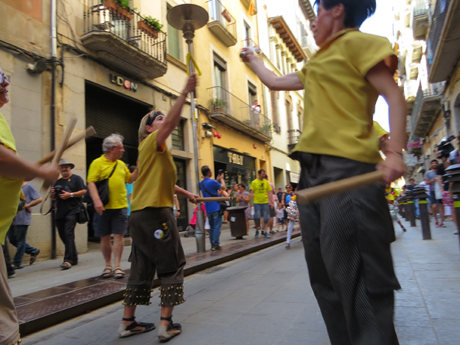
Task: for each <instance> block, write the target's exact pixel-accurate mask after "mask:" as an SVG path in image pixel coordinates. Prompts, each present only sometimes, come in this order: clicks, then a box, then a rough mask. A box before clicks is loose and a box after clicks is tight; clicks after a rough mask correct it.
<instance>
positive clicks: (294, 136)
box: [288, 129, 302, 145]
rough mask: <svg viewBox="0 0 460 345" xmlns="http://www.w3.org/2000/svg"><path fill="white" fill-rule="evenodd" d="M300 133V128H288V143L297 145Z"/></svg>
mask: <svg viewBox="0 0 460 345" xmlns="http://www.w3.org/2000/svg"><path fill="white" fill-rule="evenodd" d="M301 135H302V131H301V130H300V129H288V137H289V145H297V143H298V142H299V140H300V136H301Z"/></svg>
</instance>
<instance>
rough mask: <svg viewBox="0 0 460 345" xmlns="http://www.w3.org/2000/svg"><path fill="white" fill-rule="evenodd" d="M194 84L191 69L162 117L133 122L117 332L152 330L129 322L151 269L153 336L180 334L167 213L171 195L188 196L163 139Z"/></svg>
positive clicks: (175, 243)
mask: <svg viewBox="0 0 460 345" xmlns="http://www.w3.org/2000/svg"><path fill="white" fill-rule="evenodd" d="M195 87H196V77H195V75H194V74H193V75H192V76H190V78H189V79H188V82H187V85H186V87H185V89H184V91H183V92H182V93H181V94H180V96H179V97H178V98H177V100H176V102H175V104H174V105H173V106H172V108H171V110H170V111H169V114H168V116H165V115H164V114H163V113H162V112H160V111H152V112H151V113H149V114H147V115H145V116H144V117H143V118H142V120H141V124H140V126H139V164H138V168H139V178H138V180H137V181H136V183H135V184H134V188H133V195H132V202H131V217H130V221H129V222H130V224H129V225H130V230H131V236H132V239H133V244H132V248H131V257H130V261H131V271H130V272H131V273H130V275H129V279H128V284H127V286H126V290H125V294H124V302H123V304H124V305H125V308H124V312H123V319H122V322H121V325H120V327H119V328H118V333H119V336H120V337H122V338H123V337H128V336H130V335H134V334H138V333H143V332H148V331H152V330H153V329H155V325H154V324H153V323H144V322H136V321H135V316H134V315H135V312H136V306H137V305H149V304H150V293H151V289H152V285H153V281H154V278H155V274H156V275H157V276H158V278H159V279H160V280H161V287H160V291H161V294H160V298H161V303H160V306H161V317H160V320H161V321H160V327H159V329H158V339H159V340H160V342H166V341H168V340H170V339H171V338H173V337H175V336H177V335H179V334H180V333H181V325H180V324H178V323H173V321H172V312H173V309H174V306H176V305H178V304H181V303H184V302H185V298H184V266H185V254H184V250H183V249H182V244H181V241H180V237H179V231H178V230H177V224H176V219H175V217H174V214H173V211H172V209H173V205H174V194H178V195H181V196H185V197H187V198H188V199H189V200H190V201H191V202H193V203H195V204H196V198H197V197H198V196H197V195H193V194H191V193H189V192H187V191H185V190H183V189H182V188H179V187H178V186H176V185H175V183H176V180H177V172H176V165H175V163H174V160H173V157H172V155H171V153H170V151H169V150H168V148H167V146H166V140H167V138H168V137H169V136H170V135H171V133H172V132H173V131H174V129H175V128H176V127H177V126H178V125H179V121H180V115H181V111H182V107H183V105H184V103H185V100H186V97H187V95H188V93H189V92H191V91H193V90H194V89H195Z"/></svg>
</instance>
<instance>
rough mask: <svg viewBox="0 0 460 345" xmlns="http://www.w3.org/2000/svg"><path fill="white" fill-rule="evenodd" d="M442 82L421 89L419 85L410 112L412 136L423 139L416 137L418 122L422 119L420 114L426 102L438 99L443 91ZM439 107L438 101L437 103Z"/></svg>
mask: <svg viewBox="0 0 460 345" xmlns="http://www.w3.org/2000/svg"><path fill="white" fill-rule="evenodd" d="M444 85H445V83H444V82H440V83H434V84H429V85H427V86H426V87H422V84H420V85H419V88H418V91H417V96H416V97H415V103H414V108H413V110H412V116H411V117H412V118H411V133H412V135H417V136H419V137H424V136H423V135H418V134H417V133H418V131H417V125H418V124H419V120H420V118H421V117H422V112H423V110H424V106H425V104H427V103H429V102H428V101H429V100H430V99H432V98H434V97H436V98H440V96H441V94H442V92H443V91H444ZM437 103H439V106H440V100H438V101H437Z"/></svg>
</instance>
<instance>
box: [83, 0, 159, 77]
mask: <svg viewBox="0 0 460 345" xmlns="http://www.w3.org/2000/svg"><path fill="white" fill-rule="evenodd" d="M83 17H84V31H83V36H82V42H83V44H85V43H88V41H90V42H89V43H88V44H89V46H90V47H89V48H90V49H97V50H101V51H104V52H105V53H106V55H107V53H108V54H111V55H114V56H115V57H116V59H119V60H125V59H126V56H124V54H126V49H128V47H124V48H126V49H119V52H118V54H117V51H116V50H115V49H110V48H109V47H108V45H114V44H116V43H119V45H120V46H121V45H123V42H125V43H127V44H129V46H131V47H132V48H133V49H135V50H137V51H138V52H139V53H140V54H141V55H142V58H143V59H144V60H145V58H147V59H149V58H150V59H153V60H155V61H154V62H157V63H159V64H160V66H157V67H158V68H159V69H160V70H161V69H163V67H164V72H166V49H167V48H166V34H165V33H164V32H162V31H156V30H155V29H154V28H153V27H152V26H150V25H149V24H148V22H147V21H146V19H145V18H144V17H142V16H141V15H140V14H139V13H137V12H135V11H133V10H132V9H127V8H122V7H121V6H120V5H119V3H118V2H117V1H115V0H85V7H84V14H83ZM107 35H109V36H110V35H113V36H112V37H114V39H113V40H112V41H110V42H108V41H107V40H106V46H105V47H104V46H103V42H102V39H100V40H99V41H98V42H96V43H95V42H94V37H102V36H104V37H107ZM89 37H92V40H89ZM112 48H113V47H112ZM131 53H133V52H131ZM145 54H146V55H145ZM130 55H132V54H130ZM128 59H129V58H128ZM135 59H136V58H134V60H135ZM148 64H151V62H149V63H148ZM148 64H147V65H148ZM136 67H139V66H136ZM141 69H142V68H141ZM160 73H161V72H160ZM144 74H145V71H144ZM147 74H149V73H147ZM155 74H156V73H155V72H154V71H152V75H150V77H152V78H153V77H157V76H159V75H155ZM163 74H164V73H163Z"/></svg>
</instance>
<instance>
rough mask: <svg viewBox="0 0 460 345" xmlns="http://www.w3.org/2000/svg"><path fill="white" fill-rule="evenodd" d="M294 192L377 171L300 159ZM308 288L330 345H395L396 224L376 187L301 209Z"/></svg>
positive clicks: (321, 158) (326, 159)
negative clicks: (394, 263) (315, 303)
mask: <svg viewBox="0 0 460 345" xmlns="http://www.w3.org/2000/svg"><path fill="white" fill-rule="evenodd" d="M297 158H298V159H299V161H300V163H301V167H302V172H301V178H300V183H299V189H304V188H308V187H312V186H316V185H320V184H324V183H328V182H332V181H337V180H340V179H344V178H347V177H352V176H356V175H361V174H364V173H368V172H371V171H374V170H375V165H372V164H366V163H361V162H358V161H353V160H351V159H347V158H342V157H334V156H327V155H313V154H308V153H298V156H297ZM299 211H300V223H301V228H302V239H303V243H304V248H305V258H306V260H307V266H308V270H309V275H310V283H311V286H312V289H313V291H314V293H315V296H316V298H317V300H318V304H319V307H320V309H321V312H322V315H323V318H324V321H325V323H326V327H327V331H328V334H329V338H330V340H331V343H332V344H333V345H397V344H399V343H398V338H397V336H396V332H395V329H394V324H393V317H394V290H396V289H399V288H400V285H399V283H398V280H397V278H396V276H395V273H394V270H393V261H392V256H391V251H390V244H391V242H393V241H394V240H395V236H394V229H393V222H392V220H391V217H390V214H389V210H388V204H387V202H386V200H385V196H384V187H383V186H380V185H379V184H375V185H372V186H368V187H364V188H361V189H356V190H353V191H350V192H346V193H341V194H337V195H334V196H331V197H328V198H325V199H322V200H320V201H318V202H315V203H312V204H309V205H299Z"/></svg>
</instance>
